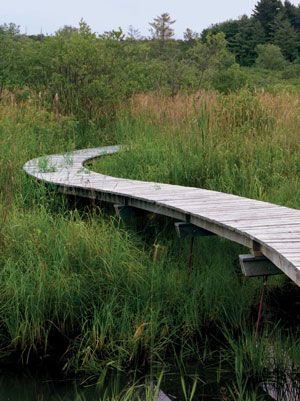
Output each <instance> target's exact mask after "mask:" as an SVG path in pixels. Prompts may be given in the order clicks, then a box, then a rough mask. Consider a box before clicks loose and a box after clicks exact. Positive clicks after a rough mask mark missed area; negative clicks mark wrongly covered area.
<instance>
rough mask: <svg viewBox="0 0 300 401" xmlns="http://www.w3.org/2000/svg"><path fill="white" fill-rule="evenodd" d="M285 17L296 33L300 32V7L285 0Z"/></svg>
mask: <svg viewBox="0 0 300 401" xmlns="http://www.w3.org/2000/svg"><path fill="white" fill-rule="evenodd" d="M283 13H284V16H285V17H286V18H287V19H288V20H289V22H290V24H291V25H292V27H293V28H294V29H295V30H296V32H298V33H299V32H300V7H299V6H298V7H296V6H294V4H292V3H291V2H290V1H288V0H285V2H284V6H283Z"/></svg>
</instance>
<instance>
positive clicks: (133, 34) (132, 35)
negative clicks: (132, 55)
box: [127, 25, 143, 40]
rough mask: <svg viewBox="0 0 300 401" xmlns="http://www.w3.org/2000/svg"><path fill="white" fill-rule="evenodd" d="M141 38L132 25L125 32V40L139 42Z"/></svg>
mask: <svg viewBox="0 0 300 401" xmlns="http://www.w3.org/2000/svg"><path fill="white" fill-rule="evenodd" d="M142 38H143V37H142V35H141V32H140V30H139V29H137V28H135V27H134V26H132V25H129V27H128V31H127V39H129V40H141V39H142Z"/></svg>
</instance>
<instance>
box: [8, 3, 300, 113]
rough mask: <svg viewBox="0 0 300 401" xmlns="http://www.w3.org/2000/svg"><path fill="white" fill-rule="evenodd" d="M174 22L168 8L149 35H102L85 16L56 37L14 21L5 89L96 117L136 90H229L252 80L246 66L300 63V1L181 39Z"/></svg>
mask: <svg viewBox="0 0 300 401" xmlns="http://www.w3.org/2000/svg"><path fill="white" fill-rule="evenodd" d="M174 22H175V21H174V20H172V18H171V16H170V15H169V14H168V13H163V14H161V15H160V16H158V17H156V18H155V19H154V20H153V21H152V22H150V29H151V36H150V37H148V38H145V37H142V36H141V35H140V33H139V31H138V30H136V29H135V28H133V27H130V29H129V32H128V33H124V32H123V30H122V29H121V28H118V29H115V30H112V31H109V32H104V33H103V34H101V35H98V34H96V33H95V32H93V31H92V30H91V28H90V27H89V25H88V24H87V23H86V22H85V21H83V20H81V21H80V23H79V26H78V27H72V26H64V27H62V28H61V29H59V30H58V31H57V32H56V33H55V34H54V35H49V36H48V35H47V36H45V35H42V34H41V35H24V34H22V33H21V32H20V29H19V27H18V26H16V25H15V24H13V23H10V24H3V25H1V26H0V54H1V58H0V94H1V92H3V91H4V90H16V89H21V88H22V89H23V91H22V92H20V93H22V96H26V93H27V95H28V96H29V93H30V91H34V92H35V93H36V94H38V96H39V98H41V99H43V101H44V102H46V104H50V105H52V104H53V102H55V108H56V109H57V110H59V112H60V113H63V114H68V113H72V114H74V115H76V116H78V117H79V118H80V119H84V120H88V121H90V120H99V119H102V118H103V116H109V115H111V114H113V113H114V110H115V107H116V105H117V104H119V103H120V102H122V101H123V100H124V99H126V98H127V97H129V96H131V95H132V94H134V93H138V92H148V91H163V92H164V93H166V94H168V95H171V96H174V95H176V94H177V93H178V91H182V90H184V91H193V92H194V91H197V90H199V89H211V88H212V89H216V90H219V91H223V92H228V91H231V90H236V89H239V88H240V87H242V86H244V85H245V84H246V83H247V77H246V75H245V72H244V70H243V69H242V68H241V66H249V65H253V64H256V65H258V66H260V67H263V68H269V69H273V70H275V69H278V70H280V69H282V70H285V69H287V68H290V66H291V65H297V64H300V63H298V60H299V51H300V47H299V43H300V7H299V6H294V5H292V4H291V3H290V2H289V1H285V2H284V3H282V2H281V1H279V0H261V1H259V2H258V3H257V5H256V6H255V9H254V12H253V15H252V16H251V17H246V16H243V17H241V18H240V19H238V20H231V21H226V22H223V23H220V24H216V25H213V26H211V27H210V28H208V29H205V30H204V31H203V32H202V33H201V34H198V33H196V32H193V31H192V30H191V29H187V30H186V31H185V33H184V38H183V40H179V39H174V29H173V24H174ZM295 71H296V73H298V70H297V69H296V70H295ZM24 88H25V89H26V88H27V89H28V90H27V92H26V90H25V91H24ZM19 96H21V94H20V95H19Z"/></svg>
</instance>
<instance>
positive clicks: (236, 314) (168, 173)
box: [0, 91, 300, 401]
mask: <svg viewBox="0 0 300 401" xmlns="http://www.w3.org/2000/svg"><path fill="white" fill-rule="evenodd" d="M287 104H288V105H289V108H288V109H287V107H286V105H287ZM299 107H300V98H298V97H297V96H296V95H289V94H282V95H276V96H275V95H273V96H271V95H268V94H260V95H255V96H253V95H251V94H250V93H248V92H245V91H243V92H240V93H239V94H234V95H229V96H221V95H216V94H214V93H203V94H199V96H197V97H185V96H178V97H176V98H174V99H169V98H163V97H159V96H154V95H149V96H142V95H141V96H137V97H135V98H134V99H133V100H132V101H131V104H130V105H129V106H128V105H127V106H126V107H125V108H124V109H122V110H120V111H119V114H118V116H117V120H116V121H115V122H114V123H112V125H111V127H107V128H106V129H102V130H99V129H97V128H96V127H95V126H94V125H91V124H90V125H89V126H85V127H84V128H83V127H82V126H81V125H80V124H78V122H77V121H76V120H74V119H73V118H72V117H62V116H59V115H54V114H52V113H50V112H46V111H45V110H43V109H42V108H41V106H40V105H39V103H38V102H37V103H35V102H34V101H25V102H20V103H18V104H16V103H15V102H14V100H12V99H11V98H10V96H9V95H7V96H4V97H3V98H2V100H1V103H0V152H1V158H0V222H1V224H0V275H1V281H0V283H1V284H0V285H1V291H0V300H1V302H0V305H1V312H2V313H1V317H0V321H1V325H0V344H1V357H2V358H1V361H2V363H3V364H5V363H8V362H9V361H11V360H13V361H18V362H19V364H20V365H21V366H24V365H30V366H32V365H37V366H39V365H40V364H43V365H47V364H54V365H55V366H56V369H57V365H58V367H59V369H61V370H62V371H63V372H65V374H71V373H74V372H75V373H77V374H81V375H82V377H85V378H86V377H94V378H96V379H97V378H98V379H99V381H100V382H101V381H102V383H104V384H103V386H104V387H105V377H106V375H109V372H110V371H111V370H115V369H121V370H125V371H126V372H127V371H129V370H133V371H134V370H135V369H136V368H137V369H138V370H139V372H140V374H142V373H143V372H145V371H147V370H149V367H151V369H152V370H154V371H155V372H156V373H157V372H158V373H157V375H158V377H159V375H160V372H161V371H163V370H164V371H166V372H168V371H170V370H172V369H173V370H174V366H176V368H175V369H176V370H177V371H178V372H180V373H181V377H182V378H183V380H185V379H184V378H185V377H186V376H188V375H190V374H193V375H195V374H196V376H195V377H197V381H198V382H199V387H201V383H203V381H204V382H209V381H211V382H214V383H217V386H216V389H215V391H216V392H218V394H219V393H220V394H222V391H223V393H224V391H225V393H224V394H225V395H226V397H229V398H231V399H239V400H245V401H246V400H250V399H251V397H252V396H253V397H254V396H255V394H256V393H257V388H256V387H257V383H258V382H259V381H260V380H263V378H264V377H265V376H267V375H268V373H267V368H268V356H267V355H268V352H269V351H268V350H269V346H270V343H272V344H273V345H274V349H275V350H277V351H276V361H277V364H278V367H279V368H280V369H284V368H285V363H286V362H285V358H284V355H285V351H286V350H288V352H289V355H290V358H291V360H292V363H293V364H295V366H296V365H297V364H299V343H298V342H297V341H296V339H295V338H296V334H297V330H299V324H298V322H296V323H295V325H294V327H293V328H292V329H291V328H289V325H284V324H283V323H280V322H279V321H278V319H277V318H276V315H275V314H274V311H271V313H273V315H272V319H273V322H272V323H270V324H268V325H266V326H265V330H264V333H263V335H262V337H261V338H260V339H259V341H258V343H257V342H256V341H255V340H254V338H253V324H254V321H255V315H256V307H257V302H258V294H259V288H260V281H259V280H256V279H253V280H244V279H243V278H242V277H241V274H240V272H239V270H238V266H237V263H236V256H237V255H238V253H240V252H241V251H242V249H241V247H239V246H237V245H234V244H231V243H229V242H227V241H223V240H220V239H205V240H201V241H200V240H199V241H197V243H196V249H195V257H194V260H195V265H194V269H193V270H192V271H191V272H189V271H188V270H187V269H186V257H187V248H188V244H187V243H185V242H179V240H176V238H175V235H174V233H173V231H172V229H171V226H172V225H171V224H168V222H161V221H155V218H154V216H152V215H147V216H144V217H143V222H144V226H145V225H146V228H145V227H144V229H143V227H142V228H141V229H140V231H139V232H137V231H135V230H127V229H125V228H124V227H123V226H121V225H120V223H119V222H118V221H117V220H116V219H115V218H114V217H109V214H107V213H105V212H104V211H103V210H102V209H101V208H100V207H99V205H92V207H91V208H89V209H86V208H80V210H77V209H76V208H74V207H72V208H70V207H69V205H68V204H67V202H66V200H65V199H64V198H62V197H59V196H58V195H57V194H56V193H55V192H51V191H47V190H46V189H45V188H44V186H43V185H38V184H37V183H35V182H33V181H32V180H31V179H30V178H28V177H26V176H25V174H24V173H23V171H22V169H21V168H22V165H23V164H24V163H25V161H27V160H29V159H31V158H33V157H37V156H39V155H43V154H50V153H56V152H66V151H69V150H72V149H75V148H83V147H89V146H101V145H103V144H106V143H117V142H118V143H123V144H125V145H126V146H127V148H128V150H127V151H126V149H125V150H124V152H121V153H120V154H117V155H115V156H113V157H110V158H103V159H101V160H99V161H96V162H95V164H94V166H93V169H99V170H100V171H102V172H107V173H109V174H112V175H116V176H124V177H133V178H140V179H144V180H154V181H162V182H172V183H179V184H184V185H191V186H199V187H206V188H213V189H217V190H222V191H225V192H232V193H238V194H242V195H245V196H249V197H254V198H260V199H267V200H271V201H274V202H277V203H282V204H287V205H288V206H292V207H299V206H300V205H299V193H300V188H299V187H300V186H299V170H300V162H299V147H300V145H299V140H298V139H299V138H298V135H299V134H298V125H299V117H298V115H299V113H298V111H299ZM147 231H150V233H147ZM153 243H159V244H160V245H163V246H164V247H165V253H164V254H163V256H162V258H161V259H160V260H159V261H153V259H152V244H153ZM283 285H284V280H283V279H282V278H280V279H273V281H272V283H271V287H272V291H275V290H279V289H280V288H282V287H283ZM282 350H284V354H283V353H282V352H283V351H282ZM57 362H58V364H57ZM189 366H190V369H188V367H189ZM211 366H213V369H212V370H211V371H212V376H211V377H210V378H209V379H208V378H207V377H205V375H204V373H201V372H203V371H204V370H208V369H209V367H211ZM228 375H229V376H230V378H231V382H230V384H228ZM179 376H180V374H179ZM179 381H180V380H179ZM181 384H182V385H181V387H182V389H181V390H180V391H181V392H182V393H184V391H183V387H184V382H182V383H181ZM222 387H224V388H225V390H224V389H223V390H221V388H222ZM199 391H200V390H199ZM251 394H252V395H251ZM253 394H254V395H253ZM225 395H224V397H225ZM124 397H125V396H124ZM195 397H196V396H195ZM220 397H221V395H220ZM224 397H223V398H224ZM198 398H199V397H198ZM183 399H185V398H183ZM186 399H189V398H186ZM195 399H196V398H195ZM252 399H254V398H252Z"/></svg>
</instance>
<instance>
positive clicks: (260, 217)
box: [24, 146, 300, 286]
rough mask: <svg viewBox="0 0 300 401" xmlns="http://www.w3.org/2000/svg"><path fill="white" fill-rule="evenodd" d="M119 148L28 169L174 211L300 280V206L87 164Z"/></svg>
mask: <svg viewBox="0 0 300 401" xmlns="http://www.w3.org/2000/svg"><path fill="white" fill-rule="evenodd" d="M119 150H120V146H107V147H101V148H93V149H84V150H79V151H75V152H71V153H67V154H64V155H52V156H47V157H41V158H38V159H34V160H31V161H29V162H27V163H26V164H25V165H24V170H25V171H26V173H28V174H29V175H31V176H33V177H35V178H36V179H38V180H40V181H44V182H46V183H51V184H54V185H56V186H58V187H59V189H60V190H61V191H62V192H64V193H66V194H75V195H78V196H82V197H88V198H92V199H99V200H102V201H106V202H112V203H117V204H120V205H128V206H132V207H135V208H139V209H143V210H147V211H151V212H154V213H157V214H161V215H165V216H169V217H172V218H174V219H176V220H179V221H182V222H188V223H191V224H193V225H196V226H198V227H201V228H203V229H205V230H208V231H210V232H212V233H214V234H217V235H219V236H221V237H224V238H227V239H229V240H231V241H234V242H237V243H239V244H242V245H245V246H246V247H248V248H250V249H252V250H255V251H256V252H257V251H259V252H260V253H261V254H262V255H264V256H265V257H266V258H267V259H269V260H270V261H271V262H272V263H273V264H274V265H275V266H277V267H278V268H279V269H280V270H281V271H282V272H283V273H284V274H286V275H287V276H288V277H289V278H290V279H291V280H293V281H294V282H295V283H296V284H297V285H298V286H300V210H296V209H291V208H287V207H284V206H278V205H274V204H272V203H268V202H262V201H257V200H253V199H247V198H243V197H240V196H236V195H231V194H226V193H221V192H216V191H210V190H206V189H200V188H191V187H183V186H179V185H170V184H161V183H156V182H145V181H137V180H131V179H122V178H116V177H110V176H108V175H103V174H99V173H95V172H92V171H90V170H88V169H87V168H85V167H84V163H85V162H87V161H88V160H90V159H93V158H96V157H99V156H104V155H109V154H113V153H116V152H118V151H119Z"/></svg>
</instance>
